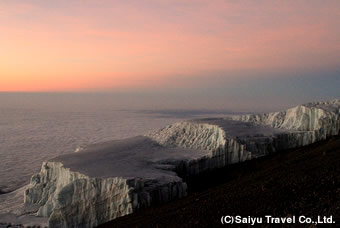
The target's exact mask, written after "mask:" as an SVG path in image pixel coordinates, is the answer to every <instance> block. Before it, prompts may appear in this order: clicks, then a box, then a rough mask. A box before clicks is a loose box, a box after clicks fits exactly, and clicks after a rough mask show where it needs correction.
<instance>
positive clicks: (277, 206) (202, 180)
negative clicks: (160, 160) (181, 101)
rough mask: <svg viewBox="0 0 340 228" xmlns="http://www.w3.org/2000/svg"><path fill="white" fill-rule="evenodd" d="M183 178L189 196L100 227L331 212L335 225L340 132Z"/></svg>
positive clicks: (339, 208) (339, 207) (204, 223)
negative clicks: (232, 216) (240, 216)
mask: <svg viewBox="0 0 340 228" xmlns="http://www.w3.org/2000/svg"><path fill="white" fill-rule="evenodd" d="M187 182H188V184H189V189H190V194H189V197H186V198H183V199H179V200H175V201H173V202H170V203H167V204H164V205H158V206H154V207H152V208H148V209H145V210H142V211H139V212H136V213H134V214H131V215H127V216H124V217H121V218H118V219H115V220H114V221H111V222H108V223H106V224H103V225H101V226H100V227H216V226H221V222H220V220H221V216H222V215H234V216H236V215H242V216H260V217H263V216H264V215H273V216H277V217H288V216H292V215H295V216H297V217H298V216H300V215H304V216H310V217H312V218H317V216H318V215H320V216H330V215H332V216H333V217H335V218H336V221H337V224H338V226H339V218H340V136H337V137H333V138H331V139H328V140H326V141H322V142H318V143H315V144H313V145H309V146H306V147H302V148H298V149H293V150H288V151H283V152H280V153H277V154H273V155H270V156H267V157H263V158H260V159H256V160H253V161H248V162H244V163H241V164H237V165H231V166H230V167H227V168H224V169H220V170H218V171H214V172H210V173H206V174H204V175H200V176H197V177H194V178H191V179H190V180H187ZM236 226H237V225H236ZM280 226H281V225H280ZM295 226H296V224H295V225H294V224H293V225H292V226H291V227H295ZM333 226H336V225H333ZM333 226H332V227H333ZM262 227H271V226H270V225H268V224H262ZM302 227H306V225H303V226H302ZM307 227H314V226H307ZM318 227H320V225H319V226H318Z"/></svg>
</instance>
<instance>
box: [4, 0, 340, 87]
mask: <svg viewBox="0 0 340 228" xmlns="http://www.w3.org/2000/svg"><path fill="white" fill-rule="evenodd" d="M339 21H340V1H337V0H329V1H328V0H327V1H313V0H303V1H302V0H296V1H271V0H270V1H269V0H268V1H251V0H249V1H220V0H216V1H202V0H195V1H194V0H173V1H170V0H157V1H156V0H143V1H142V0H139V1H137V0H136V1H123V0H122V1H118V0H117V1H108V0H101V1H90V0H81V1H80V0H76V1H75V0H72V1H66V0H60V1H45V0H27V1H24V0H22V1H19V0H3V1H1V2H0V50H1V51H0V91H70V90H75V91H79V90H107V89H126V88H129V89H134V88H163V87H164V88H169V87H177V86H179V87H183V84H181V79H180V77H183V78H185V81H188V80H189V81H190V79H192V80H195V79H196V77H197V75H199V77H200V78H201V77H208V78H209V76H210V75H211V74H214V73H215V72H227V73H226V76H225V77H230V79H231V80H232V79H233V77H236V76H233V72H238V73H237V74H235V75H237V77H240V75H242V77H252V74H251V73H249V72H256V73H257V74H258V73H261V72H268V71H270V72H273V74H272V76H271V77H277V76H276V74H275V72H280V75H282V72H285V71H291V70H299V71H301V70H302V71H303V70H304V69H308V71H310V70H312V69H316V70H320V69H327V68H332V67H336V66H339V65H340V62H339V60H340V26H339V25H340V24H339ZM239 72H244V73H243V74H240V73H239ZM204 82H205V80H202V83H204ZM198 83H199V82H198ZM184 86H186V85H184ZM188 86H189V85H188ZM202 86H204V85H202Z"/></svg>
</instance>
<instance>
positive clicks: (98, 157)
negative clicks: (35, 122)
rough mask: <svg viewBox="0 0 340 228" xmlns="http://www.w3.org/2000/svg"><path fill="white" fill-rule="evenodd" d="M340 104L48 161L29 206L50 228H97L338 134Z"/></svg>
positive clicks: (184, 128) (212, 123)
mask: <svg viewBox="0 0 340 228" xmlns="http://www.w3.org/2000/svg"><path fill="white" fill-rule="evenodd" d="M339 128H340V100H333V101H329V102H314V103H309V104H305V105H299V106H297V107H294V108H291V109H288V110H286V111H282V112H273V113H268V114H252V115H238V116H229V117H226V118H218V119H198V120H190V121H185V122H181V123H175V124H172V125H169V126H167V127H165V128H163V129H160V130H156V131H153V132H150V133H148V134H146V135H145V136H138V137H134V138H129V139H125V140H119V141H111V142H105V143H100V144H95V145H91V146H88V147H86V148H84V149H82V150H81V151H80V152H78V153H72V154H68V155H63V156H59V157H57V158H55V159H52V160H50V161H47V162H44V163H43V165H42V168H41V171H40V173H38V174H36V175H34V176H33V177H32V180H31V183H30V185H29V186H28V187H27V189H26V190H25V204H26V206H27V205H34V206H36V207H37V212H36V215H37V216H44V217H47V218H48V224H49V226H50V227H93V226H95V225H98V224H101V223H103V222H106V221H109V220H112V219H114V218H117V217H119V216H123V215H126V214H129V213H133V212H134V211H136V210H139V209H141V208H145V207H149V206H150V205H152V204H155V203H163V202H167V201H169V200H173V199H176V198H180V197H183V196H185V195H186V194H187V192H186V188H187V186H186V184H185V183H184V182H183V180H182V177H183V176H188V175H194V174H198V173H200V172H203V171H206V170H209V169H215V168H219V167H224V166H226V165H228V164H231V163H238V162H242V161H245V160H248V159H252V158H256V157H259V156H264V155H266V154H269V153H273V152H276V151H279V150H284V149H287V148H294V147H299V146H304V145H307V144H311V143H313V142H316V141H319V140H322V139H325V138H327V137H329V136H332V135H337V134H339Z"/></svg>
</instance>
